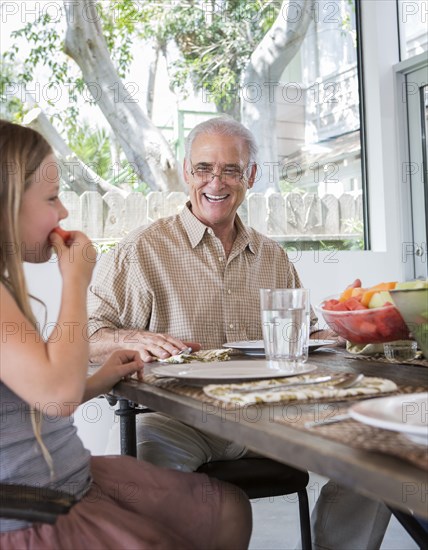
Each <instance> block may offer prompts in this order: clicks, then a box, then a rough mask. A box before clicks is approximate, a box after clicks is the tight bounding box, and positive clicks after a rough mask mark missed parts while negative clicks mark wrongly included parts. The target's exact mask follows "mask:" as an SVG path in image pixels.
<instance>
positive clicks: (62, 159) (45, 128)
mask: <svg viewBox="0 0 428 550" xmlns="http://www.w3.org/2000/svg"><path fill="white" fill-rule="evenodd" d="M25 95H26V102H27V103H28V105H29V106H30V107H32V109H31V110H30V111H29V112H28V113H27V114H26V115H25V117H24V120H23V123H24V124H25V125H26V126H30V127H31V128H33V129H34V130H37V132H39V133H40V134H41V135H42V136H43V137H44V138H45V139H46V141H47V142H48V143H49V144H50V146H51V147H52V149H53V150H54V153H55V156H56V159H57V161H58V165H59V168H60V172H61V179H62V180H63V181H64V183H65V184H66V185H67V186H68V187H69V188H70V190H72V191H75V192H76V193H78V194H82V193H84V192H85V191H98V193H100V194H104V193H107V191H116V192H118V193H121V194H122V195H124V196H125V192H124V191H123V190H122V189H120V188H119V187H115V186H114V185H112V184H111V183H109V182H108V181H105V180H104V179H103V178H102V177H101V176H99V175H98V174H96V173H95V172H94V171H93V170H91V168H89V166H86V164H84V163H83V162H82V161H81V160H80V159H79V158H78V157H77V155H76V154H75V153H73V151H72V150H71V149H70V147H69V146H68V145H67V144H66V143H65V141H64V140H63V139H62V137H61V135H60V134H59V132H58V131H57V130H56V129H55V128H54V127H53V125H52V124H51V122H50V121H49V119H48V117H47V116H46V115H45V114H44V112H43V111H42V110H41V109H40V107H39V106H38V105H37V103H36V101H35V100H34V99H33V98H32V97H31V96H30V94H29V93H28V92H26V94H25ZM21 97H22V96H21Z"/></svg>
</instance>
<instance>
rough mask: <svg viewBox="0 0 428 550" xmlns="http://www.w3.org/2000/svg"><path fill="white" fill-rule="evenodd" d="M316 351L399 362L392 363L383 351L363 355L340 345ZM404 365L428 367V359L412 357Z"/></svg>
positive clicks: (351, 357)
mask: <svg viewBox="0 0 428 550" xmlns="http://www.w3.org/2000/svg"><path fill="white" fill-rule="evenodd" d="M315 353H336V354H338V355H340V357H343V358H344V359H361V360H362V361H371V362H378V363H386V364H388V365H393V364H397V363H392V362H391V361H388V359H387V358H386V357H385V355H384V354H383V353H376V354H374V355H363V354H359V353H350V352H349V351H347V350H346V349H345V348H343V347H340V346H337V347H336V346H328V347H325V348H319V349H317V350H316V352H315ZM401 364H402V365H410V366H418V367H428V359H424V358H421V359H419V358H418V359H412V360H410V361H402V362H401Z"/></svg>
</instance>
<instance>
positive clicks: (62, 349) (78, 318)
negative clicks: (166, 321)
mask: <svg viewBox="0 0 428 550" xmlns="http://www.w3.org/2000/svg"><path fill="white" fill-rule="evenodd" d="M0 159H1V160H0V163H1V164H0V170H1V173H0V178H1V182H0V209H1V213H0V225H1V250H0V262H1V270H0V277H1V280H0V291H1V296H0V300H1V313H0V314H1V328H2V345H1V356H0V360H1V370H0V392H1V411H0V432H1V433H0V445H1V448H0V481H1V482H4V483H14V484H26V485H32V486H36V487H40V488H41V495H42V494H43V490H42V489H43V487H52V488H57V489H60V490H62V491H66V492H68V493H72V494H73V495H74V496H75V497H76V498H77V499H78V502H77V504H75V505H74V506H73V507H72V508H71V510H70V512H69V513H68V514H66V515H64V516H59V517H58V519H57V521H56V523H55V524H54V525H48V524H40V523H38V524H29V523H27V522H25V521H18V520H9V519H0V532H1V534H0V546H1V547H2V548H4V549H8V548H43V549H49V548H55V549H59V548H70V549H73V550H77V549H79V548H127V549H131V548H132V549H142V548H147V549H150V550H153V549H156V548H159V549H162V550H167V549H168V548H174V549H176V548H195V549H208V548H233V549H238V548H245V547H246V546H247V545H248V541H249V537H250V531H251V513H250V508H249V503H248V500H247V499H246V497H245V496H244V495H243V494H242V493H239V492H238V489H236V488H232V487H230V486H229V487H227V486H226V485H225V484H222V483H220V482H217V481H215V480H210V479H209V478H208V477H206V476H204V475H200V474H186V473H180V472H176V471H172V470H167V469H161V468H157V467H155V466H153V465H151V464H147V463H144V462H140V461H137V460H136V459H134V458H131V457H121V456H110V457H92V458H91V457H90V454H89V452H88V451H87V450H86V449H85V448H84V447H83V445H82V443H81V441H80V439H79V438H78V437H77V435H76V429H75V428H74V426H73V424H72V421H71V420H70V415H71V414H72V413H73V411H74V410H75V409H76V407H77V406H78V405H79V404H80V403H82V402H83V401H85V400H87V399H91V398H92V397H94V396H96V395H99V394H101V393H105V392H107V391H108V390H109V389H110V388H111V387H112V386H113V385H114V384H115V383H116V382H118V381H119V380H120V379H121V378H122V377H123V376H127V375H130V374H132V373H139V374H141V372H142V368H143V364H142V361H141V358H140V356H139V354H138V353H137V352H133V351H130V350H120V351H117V352H115V353H114V354H113V355H112V356H111V357H110V359H109V360H108V361H107V362H106V363H105V364H104V365H103V366H102V367H101V368H100V369H99V370H98V371H97V373H96V374H95V375H94V376H92V377H90V378H87V365H88V338H86V337H85V326H86V323H87V317H86V291H87V287H88V284H89V281H90V279H91V274H92V270H93V267H94V260H95V250H94V248H93V246H92V244H91V243H90V241H89V240H88V238H87V237H86V236H85V235H84V234H83V233H80V232H79V231H73V232H72V233H71V238H70V239H69V240H67V242H66V243H65V242H64V241H63V239H62V238H61V237H60V236H59V235H57V234H56V233H52V230H53V229H54V228H55V227H57V226H58V223H59V222H60V221H61V220H62V219H64V218H65V217H66V216H67V210H66V209H65V208H64V206H63V205H62V204H61V201H60V200H59V198H58V192H59V175H58V166H57V164H56V162H55V158H54V156H53V154H52V150H51V148H50V146H49V145H48V143H47V142H46V141H45V140H44V138H43V137H42V136H41V135H40V134H38V133H37V132H35V131H33V130H31V129H29V128H24V127H21V126H18V125H15V124H11V123H9V122H5V121H0ZM52 247H53V248H54V249H55V250H56V253H57V258H58V263H59V269H60V271H61V275H62V279H63V291H62V299H61V308H60V313H59V317H58V320H57V326H56V330H54V331H53V333H52V334H54V336H51V337H50V338H49V339H48V340H47V341H44V340H43V339H42V338H41V337H40V332H39V327H38V326H37V322H36V320H35V318H34V315H33V313H32V310H31V307H30V301H29V297H28V293H27V289H26V284H25V279H24V274H23V266H22V262H23V261H27V262H34V263H37V262H45V261H47V260H49V258H50V257H51V251H52ZM46 284H49V283H48V282H47V283H46ZM238 496H239V498H238Z"/></svg>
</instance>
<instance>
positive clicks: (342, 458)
mask: <svg viewBox="0 0 428 550" xmlns="http://www.w3.org/2000/svg"><path fill="white" fill-rule="evenodd" d="M249 360H253V359H249ZM309 361H310V362H311V363H313V364H315V365H316V366H317V367H318V369H319V370H327V371H330V372H358V373H362V374H364V375H365V376H375V377H383V378H388V379H390V380H393V381H394V382H395V383H396V384H397V385H398V386H399V388H400V389H403V391H405V392H408V393H412V392H413V391H414V390H416V391H418V392H421V391H427V389H428V367H427V366H423V365H422V364H420V365H417V364H390V363H387V362H386V361H384V360H375V359H367V358H361V357H358V356H350V354H348V353H346V352H345V351H340V352H338V351H334V350H322V349H321V350H318V351H317V352H315V353H313V354H311V355H310V357H309ZM151 365H153V364H148V365H147V366H146V372H147V375H148V378H149V379H150V376H149V375H150V369H151ZM152 382H153V381H151V383H147V382H139V381H137V380H134V379H130V380H123V381H121V382H120V383H119V384H117V385H116V386H115V388H114V389H113V391H112V395H113V396H114V397H116V398H118V399H119V402H120V403H121V410H122V412H121V411H119V414H122V415H123V418H122V421H123V428H124V432H126V438H127V441H126V442H125V443H126V444H128V445H129V444H130V445H131V447H130V448H131V451H130V454H134V453H135V416H134V415H133V414H129V412H130V411H131V413H132V411H133V409H134V406H135V405H140V406H144V407H147V408H149V409H151V410H153V411H158V412H162V413H165V414H167V415H170V416H172V417H174V418H176V419H178V420H181V421H182V422H184V423H186V424H189V425H191V426H193V427H195V428H198V429H200V430H204V431H205V432H208V433H211V434H214V435H217V436H221V437H224V438H226V439H229V440H233V441H235V442H237V443H240V444H243V445H245V446H246V447H248V448H249V449H251V450H252V451H255V452H256V453H258V454H261V455H263V456H266V457H269V458H272V459H275V460H277V461H279V462H283V463H286V464H289V465H291V466H295V467H298V468H301V469H306V470H309V471H312V472H316V473H318V474H320V475H323V476H325V477H327V478H330V479H331V480H334V481H336V482H337V483H338V484H340V485H343V486H346V487H349V488H351V489H353V490H355V491H358V492H360V493H363V494H365V495H367V496H370V497H373V498H375V499H378V500H382V501H384V502H385V503H387V504H388V505H390V506H391V507H393V508H395V509H397V510H404V511H406V512H408V511H409V509H410V510H413V512H414V513H415V514H416V515H418V516H419V517H422V518H428V470H427V465H426V464H425V467H424V465H423V464H422V465H421V463H419V464H418V463H417V462H416V463H415V462H411V461H408V460H407V455H406V443H404V454H402V456H397V455H394V454H390V453H389V452H385V445H383V444H382V445H379V448H377V447H375V448H369V449H367V448H365V447H364V446H363V448H362V447H356V446H355V444H354V442H353V441H349V438H348V439H347V438H346V437H343V438H342V437H340V436H339V437H337V436H336V437H334V438H331V437H329V436H327V435H326V433H325V427H324V426H323V425H322V424H320V425H319V427H317V426H315V427H314V428H313V429H311V430H307V429H305V428H304V424H302V418H306V419H308V418H312V420H314V421H315V423H316V422H317V418H318V419H319V418H322V417H325V416H326V415H329V416H334V414H341V413H342V412H343V410H344V409H345V410H346V408H347V407H349V406H350V405H351V404H352V403H354V402H355V401H346V402H335V401H331V400H329V401H328V402H312V403H299V404H296V403H290V404H283V403H277V404H272V403H269V404H264V405H251V406H245V407H238V406H237V407H232V408H231V407H225V406H223V405H222V404H221V403H218V402H213V401H212V400H209V399H204V398H201V396H200V395H199V396H198V398H195V397H194V396H192V395H189V393H187V394H185V393H183V392H181V393H180V392H177V391H176V389H174V391H172V390H171V389H168V388H167V387H159V385H158V384H156V383H152ZM201 393H202V392H201ZM137 410H138V409H137ZM425 414H427V412H426V411H425ZM346 422H350V424H349V426H351V423H352V422H353V423H354V424H360V423H357V422H356V421H355V420H351V421H343V422H342V423H338V424H337V425H339V424H340V425H341V429H342V430H344V431H343V432H342V433H343V434H346V432H347V428H346V426H347V424H346ZM361 426H362V427H364V426H365V425H363V424H361ZM367 428H368V429H369V430H375V431H374V432H373V431H372V432H368V433H369V434H373V433H375V434H376V437H377V436H378V435H379V432H380V435H381V436H382V435H384V434H383V432H387V433H386V437H387V438H394V437H397V438H403V436H402V435H401V434H396V433H395V432H389V431H388V430H381V429H380V428H370V427H367ZM126 430H127V431H126ZM376 430H377V431H376ZM363 435H364V434H363ZM371 437H372V435H370V436H368V437H367V442H368V443H370V439H371ZM129 438H131V441H129ZM133 438H134V440H132V439H133ZM360 439H361V438H360ZM363 439H364V437H363ZM392 441H394V440H392ZM397 441H400V445H403V439H397ZM389 444H390V445H391V443H389ZM407 445H408V454H409V456H410V455H411V454H412V452H413V451H415V452H416V454H417V453H419V457H420V455H421V453H422V457H423V456H424V453H426V449H424V448H423V446H421V445H417V444H416V443H412V442H410V441H409V442H407ZM397 446H398V444H397ZM392 448H393V450H394V444H392Z"/></svg>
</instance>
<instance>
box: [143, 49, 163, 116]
mask: <svg viewBox="0 0 428 550" xmlns="http://www.w3.org/2000/svg"><path fill="white" fill-rule="evenodd" d="M160 50H161V45H160V44H159V42H157V41H156V43H155V45H154V46H153V55H154V57H153V59H152V61H151V62H150V65H149V79H148V80H149V81H148V83H147V96H146V109H147V116H148V117H149V118H150V120H152V119H153V100H154V97H155V85H156V72H157V69H158V61H159V52H160Z"/></svg>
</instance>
